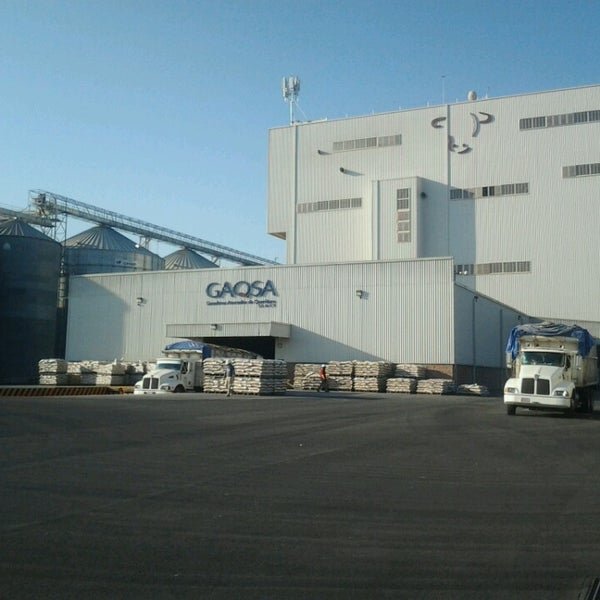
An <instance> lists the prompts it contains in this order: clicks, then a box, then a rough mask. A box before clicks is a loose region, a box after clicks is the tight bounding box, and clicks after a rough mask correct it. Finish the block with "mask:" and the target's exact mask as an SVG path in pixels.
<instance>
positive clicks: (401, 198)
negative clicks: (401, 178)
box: [396, 188, 411, 243]
mask: <svg viewBox="0 0 600 600" xmlns="http://www.w3.org/2000/svg"><path fill="white" fill-rule="evenodd" d="M410 201H411V188H401V189H399V190H396V231H397V235H398V237H397V239H398V243H406V242H410V241H411V206H410Z"/></svg>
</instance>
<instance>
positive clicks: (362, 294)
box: [356, 290, 367, 298]
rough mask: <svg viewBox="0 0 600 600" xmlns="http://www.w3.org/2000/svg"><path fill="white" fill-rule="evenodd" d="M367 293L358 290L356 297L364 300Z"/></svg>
mask: <svg viewBox="0 0 600 600" xmlns="http://www.w3.org/2000/svg"><path fill="white" fill-rule="evenodd" d="M366 293H367V292H365V291H364V290H356V296H357V297H358V298H364V297H365V295H366Z"/></svg>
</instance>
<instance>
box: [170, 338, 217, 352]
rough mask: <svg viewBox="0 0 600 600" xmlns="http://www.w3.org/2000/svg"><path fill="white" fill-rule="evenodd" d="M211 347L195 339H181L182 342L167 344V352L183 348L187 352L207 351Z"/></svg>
mask: <svg viewBox="0 0 600 600" xmlns="http://www.w3.org/2000/svg"><path fill="white" fill-rule="evenodd" d="M209 349H210V346H207V345H206V344H203V343H202V342H197V341H195V340H181V341H180V342H173V343H172V344H167V345H166V346H165V350H164V351H165V352H169V351H171V350H183V351H187V352H206V351H208V350H209Z"/></svg>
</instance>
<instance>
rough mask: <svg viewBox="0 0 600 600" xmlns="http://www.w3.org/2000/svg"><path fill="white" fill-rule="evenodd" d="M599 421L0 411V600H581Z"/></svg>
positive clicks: (490, 415)
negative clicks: (443, 599) (384, 599)
mask: <svg viewBox="0 0 600 600" xmlns="http://www.w3.org/2000/svg"><path fill="white" fill-rule="evenodd" d="M599 463H600V414H599V413H596V414H594V415H592V416H591V417H590V416H584V415H582V416H571V417H568V416H563V415H561V414H549V413H533V412H531V413H529V412H527V411H522V412H518V413H517V415H516V416H514V417H513V416H507V415H506V414H505V410H504V406H503V404H502V399H501V398H480V397H464V396H460V397H459V396H424V395H419V396H416V395H414V396H409V395H403V394H353V393H347V394H344V393H340V392H332V393H330V394H324V393H322V394H317V393H298V392H292V393H290V394H287V395H286V396H281V397H253V396H241V397H232V398H224V397H223V396H218V395H212V396H211V395H204V394H180V395H169V396H156V397H142V396H130V395H127V396H105V397H89V396H87V397H78V398H77V397H75V398H74V397H64V398H60V397H49V398H0V598H2V599H12V598H61V599H63V598H78V599H81V598H201V599H205V598H209V599H212V598H218V599H228V600H229V599H237V598H241V599H246V598H248V599H261V600H265V599H288V598H289V599H311V600H313V599H315V600H321V599H325V600H326V599H330V598H336V599H338V598H343V599H354V598H361V599H367V598H368V599H371V598H409V599H413V598H460V599H463V598H466V599H469V598H478V599H480V598H540V599H542V598H543V599H544V600H547V599H553V598H564V599H573V600H575V599H582V600H589V598H591V597H592V592H591V590H592V589H593V584H594V581H595V580H596V578H597V577H599V576H600V544H599V542H598V540H599V532H600V476H599Z"/></svg>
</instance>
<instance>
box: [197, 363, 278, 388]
mask: <svg viewBox="0 0 600 600" xmlns="http://www.w3.org/2000/svg"><path fill="white" fill-rule="evenodd" d="M227 360H231V361H232V363H233V368H234V369H235V377H234V380H233V389H232V392H233V393H234V394H251V395H259V396H265V395H272V394H285V392H286V389H287V364H286V362H285V361H283V360H272V359H262V358H256V359H251V358H232V359H226V358H207V359H205V360H204V363H203V364H204V391H205V392H211V393H223V392H226V391H227V390H226V387H225V363H226V361H227Z"/></svg>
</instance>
